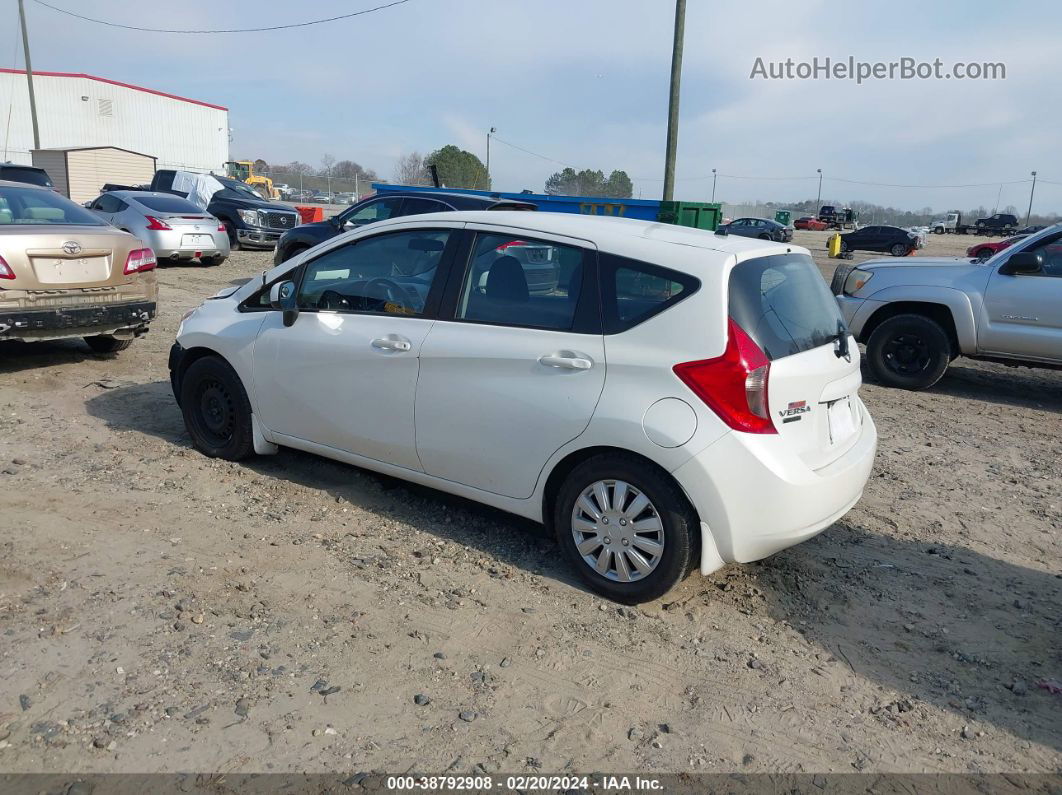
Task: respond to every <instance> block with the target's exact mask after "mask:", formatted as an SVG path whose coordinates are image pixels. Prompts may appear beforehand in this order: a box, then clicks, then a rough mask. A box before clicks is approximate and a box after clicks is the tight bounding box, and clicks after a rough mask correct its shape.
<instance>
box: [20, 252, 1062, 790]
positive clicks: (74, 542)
mask: <svg viewBox="0 0 1062 795" xmlns="http://www.w3.org/2000/svg"><path fill="white" fill-rule="evenodd" d="M970 241H971V238H966V239H962V238H955V239H952V240H948V239H946V238H945V239H940V238H934V239H933V241H932V242H931V248H930V249H929V250H928V251H924V252H920V255H925V254H927V253H959V252H960V251H961V249H962V248H964V247H965V246H966V245H968V244H969V242H970ZM798 242H801V243H803V244H806V245H810V246H813V247H814V248H815V249H816V251H817V253H816V256H817V258H818V260H819V262H820V265H822V266H823V271H824V273H825V274H827V275H828V274H829V273H830V272H831V271H832V263H829V261H828V260H826V259H825V255H824V250H823V249H824V245H825V234H818V233H798ZM863 258H864V257H863V256H859V259H863ZM269 260H270V255H269V254H264V253H239V254H236V255H234V256H233V257H232V259H231V260H230V261H229V262H227V263H226V264H225V265H223V266H221V267H220V268H216V269H201V268H168V269H164V270H162V271H161V273H160V277H161V281H162V284H163V287H162V296H161V312H160V317H159V319H158V321H157V322H156V323H155V324H154V326H153V329H152V331H151V333H150V334H149V335H148V336H147V337H146V338H145V339H143V340H140V341H138V342H137V343H135V344H134V345H133V347H132V348H130V349H129V350H128V351H125V352H124V353H122V354H120V355H119V356H118V357H116V358H113V357H106V356H98V355H93V354H90V353H89V352H88V349H87V348H86V347H85V346H84V345H83V344H81V343H79V342H78V343H75V342H69V343H67V342H64V343H49V344H40V345H34V346H22V345H17V344H6V345H2V346H0V517H2V526H3V528H4V529H3V532H2V534H0V549H2V554H0V769H2V770H5V771H8V772H15V771H25V772H29V771H228V772H236V771H241V772H242V771H266V770H273V771H295V770H313V771H364V770H371V769H375V770H387V771H390V772H401V771H406V770H409V769H410V768H413V769H415V770H418V771H421V772H428V771H431V772H441V771H443V770H451V771H455V772H471V771H474V770H477V769H479V768H480V767H482V768H483V769H485V770H487V771H490V772H531V771H535V770H542V771H547V772H561V771H584V772H587V771H592V770H624V771H631V770H648V771H657V772H664V771H695V772H700V771H703V772H718V771H731V770H741V771H750V772H751V771H777V772H799V771H806V772H812V771H815V772H827V771H840V772H852V771H853V770H862V771H962V772H967V771H1058V770H1059V768H1060V767H1062V695H1059V694H1056V693H1052V692H1049V690H1048V689H1045V687H1042V686H1039V685H1038V683H1046V682H1047V681H1049V680H1055V681H1057V680H1060V679H1062V644H1060V643H1059V638H1060V637H1062V632H1060V630H1062V627H1060V620H1062V612H1060V608H1062V579H1060V576H1059V572H1060V571H1062V554H1060V552H1059V532H1060V530H1062V489H1060V487H1059V482H1060V480H1062V464H1060V456H1059V453H1060V450H1062V372H1051V371H1036V370H1027V369H1008V368H1005V367H1001V366H995V365H986V364H978V363H974V362H969V361H964V360H959V361H957V362H956V364H955V366H953V367H952V368H951V370H950V371H949V373H948V375H947V376H946V377H945V378H944V380H943V381H942V382H941V383H940V385H939V386H938V387H936V388H935V389H933V390H932V391H930V392H926V393H919V394H908V393H903V392H899V391H891V390H885V389H882V388H880V387H877V386H874V385H867V386H866V387H865V388H864V392H863V394H864V396H865V400H866V402H867V404H868V406H869V407H870V410H871V412H872V413H873V415H874V418H875V420H876V421H877V423H878V428H879V432H880V435H881V448H880V453H879V456H878V460H877V467H876V469H875V472H874V475H873V477H872V479H871V481H870V484H869V486H868V488H867V492H866V495H865V497H864V499H863V501H862V502H861V503H860V505H859V506H858V507H857V508H856V509H855V510H854V511H852V512H851V513H850V514H849V515H848V516H847V517H845V519H844V520H843V521H841V522H838V523H837V524H836V525H835V526H834V527H832V528H831V529H830V530H828V531H827V532H825V533H824V534H822V535H821V536H819V537H818V538H816V539H814V540H813V541H811V542H808V543H806V544H803V545H801V546H799V547H796V548H793V549H791V550H788V551H786V552H783V553H781V554H779V555H776V556H775V557H773V558H771V559H770V560H767V561H764V562H763V563H761V564H757V565H750V566H745V567H729V568H727V569H724V570H723V571H721V572H719V573H717V574H716V575H714V576H712V577H709V578H702V577H700V576H698V575H694V576H693V577H691V578H690V579H689V580H687V581H686V583H684V585H683V586H681V587H680V588H679V589H678V590H677V591H675V592H674V593H673V594H671V595H670V596H669V597H668V598H667V599H666V600H664V601H662V602H656V603H651V604H648V605H644V606H642V607H640V608H636V609H632V608H624V607H618V606H616V605H614V604H611V603H607V602H604V601H602V600H600V599H598V598H596V597H594V596H592V595H590V594H588V593H587V592H585V591H584V590H582V589H581V588H580V587H579V586H578V585H577V584H576V583H575V582H574V581H573V579H572V578H571V577H570V575H569V573H568V570H567V569H566V567H565V565H564V564H563V562H562V561H561V560H560V559H559V556H558V554H557V550H556V548H555V546H554V543H553V541H552V540H551V539H549V538H546V537H544V536H543V534H542V532H541V531H540V530H539V529H538V528H536V527H534V526H531V525H528V524H527V523H524V522H520V521H516V520H513V519H512V518H510V517H507V516H505V515H502V514H499V513H496V512H492V511H488V510H486V509H483V508H479V507H477V506H474V505H471V504H468V503H465V502H462V501H459V500H456V499H453V498H449V497H446V496H444V495H441V494H438V493H435V492H432V491H429V490H426V489H421V488H414V487H410V486H406V485H403V484H401V483H399V482H396V481H393V480H390V479H387V478H382V477H378V476H375V475H373V474H370V473H367V472H363V471H360V470H357V469H354V468H351V467H348V466H343V465H339V464H335V463H331V462H328V461H324V460H320V459H316V458H313V457H311V456H309V455H304V454H301V453H297V452H292V451H281V453H280V455H278V456H276V457H272V458H261V459H258V460H252V461H250V462H248V463H245V464H240V465H236V464H229V463H225V462H220V461H212V460H208V459H206V458H204V457H202V456H200V455H199V454H197V453H196V452H195V451H194V450H193V449H192V448H191V446H190V444H189V441H188V437H187V436H186V434H185V432H184V427H183V423H182V421H181V417H180V414H179V412H178V409H177V407H176V405H175V404H174V402H173V399H172V397H171V395H170V390H169V384H168V381H167V370H166V353H167V350H168V348H169V346H170V343H171V341H172V339H173V336H174V333H175V331H176V327H177V323H178V319H179V318H180V316H181V314H182V313H183V312H184V311H185V310H186V309H188V308H190V307H192V306H194V305H195V304H197V303H198V302H199V301H200V300H201V299H203V298H204V297H205V296H207V295H210V294H212V293H213V292H215V291H216V290H217V289H218V288H220V287H221V286H223V285H225V284H227V283H229V282H230V281H232V280H235V279H240V278H245V277H248V276H250V275H251V274H254V273H256V272H257V271H259V270H260V269H262V268H263V267H264V266H265V265H266V264H267V262H269ZM421 696H422V697H423V698H419V697H421ZM415 698H416V701H417V702H424V703H415Z"/></svg>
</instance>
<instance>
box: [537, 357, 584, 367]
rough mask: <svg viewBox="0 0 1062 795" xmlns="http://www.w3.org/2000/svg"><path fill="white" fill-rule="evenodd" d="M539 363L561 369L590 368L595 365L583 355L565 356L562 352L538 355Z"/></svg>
mask: <svg viewBox="0 0 1062 795" xmlns="http://www.w3.org/2000/svg"><path fill="white" fill-rule="evenodd" d="M538 363H539V364H544V365H545V366H546V367H557V368H560V369H561V370H589V369H590V368H591V367H593V366H594V363H593V362H592V361H590V360H589V359H586V358H584V357H582V356H575V355H570V356H564V355H560V354H550V355H548V356H540V357H538Z"/></svg>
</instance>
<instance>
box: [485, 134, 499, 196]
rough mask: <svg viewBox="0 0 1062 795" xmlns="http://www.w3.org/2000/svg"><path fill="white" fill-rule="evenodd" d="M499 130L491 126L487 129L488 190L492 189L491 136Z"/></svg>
mask: <svg viewBox="0 0 1062 795" xmlns="http://www.w3.org/2000/svg"><path fill="white" fill-rule="evenodd" d="M496 132H498V128H497V127H491V128H490V129H489V130H487V190H490V136H491V133H496Z"/></svg>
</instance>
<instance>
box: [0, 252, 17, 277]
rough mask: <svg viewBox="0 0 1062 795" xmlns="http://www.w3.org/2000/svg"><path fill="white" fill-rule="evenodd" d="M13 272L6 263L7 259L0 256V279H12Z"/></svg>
mask: <svg viewBox="0 0 1062 795" xmlns="http://www.w3.org/2000/svg"><path fill="white" fill-rule="evenodd" d="M14 278H15V272H14V271H13V270H11V266H10V265H8V264H7V260H6V259H4V258H3V257H0V279H14Z"/></svg>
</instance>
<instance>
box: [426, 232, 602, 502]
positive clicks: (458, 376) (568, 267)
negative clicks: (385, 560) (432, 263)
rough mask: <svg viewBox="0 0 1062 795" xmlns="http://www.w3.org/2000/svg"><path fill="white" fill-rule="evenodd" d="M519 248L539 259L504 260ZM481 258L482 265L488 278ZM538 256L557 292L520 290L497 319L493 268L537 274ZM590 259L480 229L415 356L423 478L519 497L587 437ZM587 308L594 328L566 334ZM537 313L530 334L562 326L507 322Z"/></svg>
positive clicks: (592, 350)
mask: <svg viewBox="0 0 1062 795" xmlns="http://www.w3.org/2000/svg"><path fill="white" fill-rule="evenodd" d="M517 242H519V245H521V246H533V247H535V248H536V254H539V255H540V256H538V257H536V258H533V259H531V260H527V261H522V260H521V259H520V258H518V257H515V256H513V254H512V253H511V252H512V251H513V249H514V247H516V244H517ZM543 246H545V247H546V248H549V249H551V250H550V251H549V252H543V251H542V247H543ZM483 257H487V259H488V260H492V262H491V263H490V266H489V267H488V268H487V269H486V278H483V273H482V272H481V271H482V270H483V268H482V267H481V266H480V263H481V260H482V259H483ZM525 259H526V258H525ZM539 259H542V260H548V261H550V262H555V263H558V268H559V272H558V274H557V276H556V279H555V280H553V281H552V283H553V284H555V286H553V287H551V288H550V289H549V290H548V291H541V290H534V291H532V290H529V289H528V288H527V286H526V284H524V285H523V287H522V288H521V289H520V290H519V291H518V293H519V295H518V296H517V297H516V298H514V299H512V300H513V303H512V304H511V305H508V306H502V309H503V310H504V311H499V312H495V311H494V309H492V306H491V304H490V301H492V300H494V299H493V298H492V297H491V291H492V289H493V288H492V285H493V284H494V283H495V280H494V275H495V274H494V269H495V266H497V267H498V268H503V267H508V268H509V269H510V271H512V272H516V271H517V270H519V269H520V268H523V269H524V271H525V272H528V273H537V270H538V269H540V267H541V262H538V260H539ZM594 261H596V259H595V254H594V252H592V251H591V249H590V244H588V243H586V242H585V241H572V240H570V239H565V238H557V237H553V236H547V235H542V234H539V233H531V234H528V233H526V232H524V231H520V230H513V231H510V232H506V233H504V234H498V233H497V230H492V229H487V228H483V229H482V230H481V234H480V236H479V237H477V238H476V239H475V243H474V245H473V249H472V253H471V256H470V257H469V259H468V263H467V264H466V267H465V268H464V269H462V272H461V273H458V269H457V268H456V267H455V278H451V282H452V283H453V284H452V287H451V288H449V289H453V290H454V291H455V294H454V296H453V300H454V306H452V307H451V308H450V309H451V311H452V314H445V315H444V317H443V318H440V319H439V320H438V321H437V322H436V323H435V324H434V325H433V326H432V329H431V331H430V332H429V333H428V336H427V338H426V339H425V341H424V345H423V348H422V350H421V364H420V378H419V381H418V386H417V399H416V407H415V408H416V425H417V427H416V437H417V453H418V455H419V457H420V460H421V462H422V463H423V466H424V471H425V472H426V473H428V474H429V475H433V476H435V477H439V478H444V479H446V480H449V481H453V482H456V483H461V484H463V485H466V486H472V487H474V488H477V489H482V490H484V491H489V492H492V493H494V494H500V495H504V496H507V497H514V498H517V499H526V498H528V497H530V496H531V494H532V493H533V492H534V489H535V484H536V482H537V480H538V476H539V474H540V472H541V470H542V467H543V466H544V465H545V463H546V461H547V460H548V459H549V457H550V456H551V455H552V454H553V453H554V452H556V451H557V450H558V449H560V448H561V447H562V446H564V445H565V444H567V443H568V442H570V441H571V440H572V439H574V438H576V437H578V436H579V435H580V434H581V433H582V432H583V431H584V430H585V429H586V427H587V425H588V424H589V422H590V419H591V417H592V416H593V413H594V409H595V408H596V406H597V401H598V399H599V398H600V395H601V391H602V388H603V387H604V383H605V349H604V338H603V336H602V335H601V333H600V316H599V314H598V313H597V310H596V298H595V296H596V281H595V280H594V279H595V276H594V272H595V271H594V268H593V267H592V265H591V266H587V264H586V263H587V262H590V263H593V262H594ZM503 263H504V264H503ZM517 281H519V279H518V278H517ZM591 281H592V282H593V288H592V289H591V288H588V287H587V286H586V285H587V284H589V283H591ZM449 289H448V292H449ZM577 290H578V292H576V291H577ZM457 293H460V295H458V294H457ZM462 296H463V297H462ZM488 299H489V300H488ZM484 302H485V303H484ZM567 302H570V304H569V303H567ZM444 303H445V300H444ZM588 310H589V311H592V313H593V316H594V317H595V318H596V319H597V323H598V325H597V327H596V328H595V329H593V330H592V331H583V330H579V331H575V330H571V329H575V328H580V326H579V323H580V320H579V318H581V317H584V316H586V314H588ZM445 312H446V310H445V309H444V313H445ZM535 313H539V314H538V315H537V317H538V318H540V319H541V320H540V322H539V325H540V326H548V325H550V324H554V325H563V326H564V328H548V327H528V326H527V325H524V326H517V325H515V323H516V322H519V321H520V320H521V319H522V318H529V317H530V318H532V319H533V317H534V316H535ZM466 318H467V319H466Z"/></svg>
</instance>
